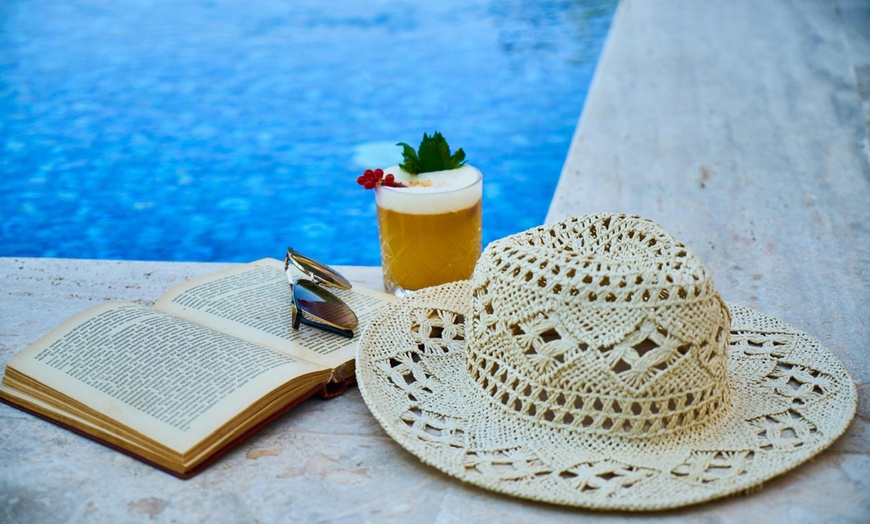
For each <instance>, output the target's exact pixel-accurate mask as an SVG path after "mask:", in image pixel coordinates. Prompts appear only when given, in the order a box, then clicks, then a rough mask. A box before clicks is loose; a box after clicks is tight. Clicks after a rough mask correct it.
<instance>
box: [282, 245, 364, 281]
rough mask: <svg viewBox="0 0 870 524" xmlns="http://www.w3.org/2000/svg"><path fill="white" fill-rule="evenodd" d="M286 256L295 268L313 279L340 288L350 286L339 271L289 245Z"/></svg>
mask: <svg viewBox="0 0 870 524" xmlns="http://www.w3.org/2000/svg"><path fill="white" fill-rule="evenodd" d="M287 257H288V258H289V259H290V260H291V261H293V265H294V266H296V268H297V269H299V270H300V271H302V272H303V273H305V274H306V275H308V276H309V277H311V278H314V279H315V280H319V281H321V282H323V283H325V284H326V285H328V286H333V287H337V288H341V289H350V288H351V285H350V282H348V280H347V279H346V278H344V277H343V276H342V275H341V273H339V272H338V271H336V270H334V269H332V268H331V267H329V266H327V265H326V264H324V263H323V262H318V261H317V260H314V259H313V258H311V257H307V256H305V255H303V254H302V253H300V252H298V251H295V250H294V249H293V248H289V247H288V248H287Z"/></svg>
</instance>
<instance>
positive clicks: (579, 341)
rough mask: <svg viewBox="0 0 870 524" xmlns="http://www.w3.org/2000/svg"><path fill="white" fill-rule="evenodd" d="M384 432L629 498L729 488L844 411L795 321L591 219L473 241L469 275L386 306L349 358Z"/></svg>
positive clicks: (452, 468) (612, 499)
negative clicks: (728, 292)
mask: <svg viewBox="0 0 870 524" xmlns="http://www.w3.org/2000/svg"><path fill="white" fill-rule="evenodd" d="M356 369H357V380H358V382H359V387H360V390H361V392H362V395H363V398H364V399H365V401H366V403H367V404H368V406H369V408H370V409H371V411H372V413H373V414H374V416H375V417H376V418H377V419H378V421H379V422H380V423H381V425H382V426H383V427H384V429H385V430H386V432H387V433H388V434H389V435H390V436H391V437H392V438H394V439H395V440H396V441H397V442H398V443H399V444H401V445H402V446H404V447H405V448H406V449H407V450H408V451H410V452H411V453H413V454H414V455H417V456H418V457H419V458H420V459H421V460H422V461H423V462H426V463H427V464H430V465H432V466H435V467H436V468H438V469H440V470H442V471H444V472H446V473H448V474H450V475H453V476H455V477H457V478H459V479H461V480H463V481H466V482H470V483H472V484H476V485H478V486H481V487H484V488H487V489H491V490H494V491H498V492H502V493H506V494H509V495H514V496H518V497H525V498H529V499H535V500H541V501H546V502H552V503H556V504H566V505H572V506H581V507H587V508H599V509H619V510H648V509H664V508H673V507H678V506H683V505H687V504H692V503H697V502H701V501H705V500H709V499H713V498H716V497H721V496H724V495H728V494H733V493H740V492H746V491H748V490H750V488H752V487H754V486H758V485H759V484H761V483H762V482H763V481H765V480H767V479H769V478H771V477H773V476H775V475H778V474H780V473H783V472H785V471H786V470H788V469H791V468H793V467H795V466H797V465H798V464H800V463H802V462H804V461H806V460H808V459H809V458H811V457H813V456H814V455H816V454H817V453H819V452H820V451H821V450H823V449H824V448H825V447H827V446H828V445H829V444H831V443H832V442H833V441H834V440H835V439H836V438H837V437H838V436H840V435H841V434H842V433H843V431H844V430H845V429H846V427H847V426H848V424H849V422H850V421H851V419H852V417H853V416H854V413H855V409H856V398H857V395H856V391H855V386H854V384H853V382H852V380H851V379H850V377H849V375H848V373H847V372H846V370H845V368H844V367H843V365H842V364H841V363H840V362H839V361H838V360H837V358H836V357H834V356H833V355H832V354H831V353H830V352H829V351H827V350H826V349H825V348H823V347H822V345H821V344H820V343H819V342H818V341H817V340H815V339H813V338H812V337H810V336H809V335H806V334H805V333H802V332H800V331H798V330H797V329H795V328H794V327H792V326H790V325H788V324H786V323H784V322H781V321H779V320H777V319H775V318H771V317H768V316H765V315H763V314H761V313H758V312H756V311H753V310H751V309H747V308H744V307H740V306H734V305H730V304H726V303H725V302H724V301H723V300H722V298H721V297H720V296H719V294H718V292H717V291H716V289H715V287H714V286H713V282H712V280H711V279H710V276H709V275H708V274H707V271H706V270H705V269H704V266H703V265H702V264H701V262H700V260H698V258H697V257H695V256H694V255H693V254H692V253H691V252H690V251H689V250H688V249H687V248H686V247H685V246H684V245H683V244H681V243H680V242H678V241H677V240H675V239H674V238H673V237H671V236H670V235H668V234H667V233H666V232H665V231H664V230H662V228H661V227H660V226H658V225H657V224H655V223H653V222H651V221H649V220H647V219H643V218H640V217H636V216H627V215H621V214H598V215H590V216H583V217H578V218H572V219H569V220H565V221H563V222H559V223H556V224H553V225H550V226H543V227H539V228H536V229H532V230H529V231H526V232H523V233H519V234H516V235H512V236H510V237H507V238H504V239H501V240H498V241H496V242H493V243H492V244H490V245H489V246H488V247H487V249H486V250H485V251H484V253H483V254H482V255H481V258H480V260H479V262H478V264H477V267H476V269H475V271H474V276H473V277H472V279H471V281H462V282H454V283H451V284H446V285H443V286H438V287H433V288H427V289H424V290H422V291H419V292H417V293H416V294H414V295H413V296H411V297H407V298H404V299H402V300H399V301H396V302H394V303H393V304H391V305H390V306H389V307H388V308H387V309H386V310H385V311H384V312H383V313H382V314H381V315H380V317H379V318H378V319H376V320H375V321H373V322H371V324H370V326H369V327H368V329H367V330H366V332H365V333H364V335H363V337H362V339H361V341H360V344H359V349H358V353H357V362H356Z"/></svg>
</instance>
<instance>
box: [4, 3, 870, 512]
mask: <svg viewBox="0 0 870 524" xmlns="http://www.w3.org/2000/svg"><path fill="white" fill-rule="evenodd" d="M866 27H870V2H858V1H852V0H838V1H834V2H816V1H797V0H795V1H789V0H776V1H774V0H769V1H765V2H752V1H749V0H727V1H726V0H721V1H712V2H693V1H691V0H667V1H664V0H663V1H645V0H624V1H623V2H622V4H621V5H620V7H619V10H618V12H617V16H616V18H615V21H614V25H613V29H612V31H611V34H610V37H609V40H608V42H607V45H606V47H605V51H604V54H603V56H602V59H601V61H600V63H599V68H598V71H597V74H596V78H595V80H594V82H593V86H592V89H591V90H590V94H589V97H588V99H587V103H586V108H585V110H584V114H583V116H582V118H581V121H580V124H579V126H578V129H577V132H576V134H575V137H574V141H573V145H572V148H571V151H570V153H569V155H568V159H567V161H566V164H565V169H564V171H563V174H562V178H561V180H560V183H559V186H558V188H557V191H556V195H555V197H554V199H553V202H552V205H551V208H550V211H549V214H548V218H547V219H548V221H554V220H558V219H561V218H564V217H567V216H571V215H577V214H583V213H591V212H596V211H624V212H629V213H634V214H639V215H643V216H647V217H649V218H652V219H654V220H656V221H657V222H659V223H660V224H662V225H663V226H664V227H665V228H666V229H667V230H668V231H670V232H671V233H672V234H674V236H676V237H677V238H678V239H680V240H682V241H683V242H684V243H685V244H686V245H687V246H689V247H690V248H691V249H692V250H693V251H695V252H696V254H698V255H699V256H700V258H701V259H702V260H703V261H704V263H705V264H706V266H707V268H708V269H709V270H710V273H711V274H712V276H713V278H714V280H715V282H716V284H717V287H718V288H719V291H720V293H721V294H722V295H723V296H724V298H725V299H726V300H728V301H730V302H734V303H737V304H741V305H746V306H750V307H753V308H755V309H758V310H760V311H763V312H765V313H767V314H769V315H773V316H776V317H778V318H780V319H782V320H785V321H786V322H789V323H791V324H794V325H796V326H797V327H799V328H800V329H802V330H804V331H806V332H808V333H810V334H811V335H813V336H814V337H816V338H818V339H819V340H821V341H822V342H823V343H824V344H825V345H826V347H828V349H830V350H831V351H832V352H833V353H835V354H836V355H837V356H838V357H839V358H840V359H841V360H842V362H843V363H844V364H845V366H846V367H847V369H848V370H849V371H850V373H851V375H852V377H853V379H854V380H855V382H856V384H857V385H858V388H859V389H858V391H859V406H858V416H857V417H856V419H855V421H854V422H853V423H852V425H851V426H850V428H849V429H848V430H847V433H846V435H844V436H843V437H842V438H840V439H838V440H837V441H836V442H835V443H834V444H833V445H832V446H831V448H829V449H828V450H827V451H825V452H823V453H822V454H821V455H820V456H818V457H817V458H816V459H814V460H813V461H811V462H809V463H807V464H804V465H802V466H800V467H799V468H797V469H795V470H794V471H792V472H790V473H787V474H786V475H784V476H782V477H779V478H776V479H773V480H771V481H770V482H768V483H766V484H765V485H764V487H763V488H762V489H761V490H760V491H758V492H757V493H754V494H752V495H750V496H744V497H736V498H730V499H725V500H721V501H715V502H712V503H708V504H704V505H701V506H697V507H690V508H686V509H683V510H678V511H672V512H665V513H660V514H647V515H645V517H646V518H649V519H662V520H669V519H697V520H711V521H723V522H731V521H734V522H780V521H783V522H784V521H788V522H816V521H823V520H826V521H827V520H830V521H836V522H862V521H866V520H867V519H868V518H870V476H868V475H867V472H868V471H870V423H868V420H870V387H868V384H870V363H868V359H867V349H866V345H867V343H868V338H870V337H868V335H870V322H868V319H870V305H868V304H870V276H868V275H870V162H868V134H867V133H868V122H870V118H868V116H870V33H868V31H866V29H863V28H866ZM225 266H226V264H206V263H168V262H119V261H80V260H53V259H12V258H0V275H2V279H3V282H4V286H3V290H2V292H0V311H2V319H3V320H2V323H0V362H5V361H6V360H8V359H9V358H11V357H12V356H13V355H14V354H15V353H17V352H18V351H19V350H21V349H23V348H24V347H26V346H27V345H28V344H30V343H32V342H33V341H35V340H36V339H37V338H38V337H39V336H41V335H42V334H44V333H45V332H46V331H47V330H49V329H50V328H52V327H54V326H55V325H57V324H59V323H60V322H61V321H62V320H63V319H65V318H66V317H68V316H70V315H72V314H74V313H77V312H79V311H81V310H83V309H85V308H87V307H89V306H91V305H94V304H96V303H99V302H103V301H106V300H115V299H120V300H133V301H138V302H142V303H150V302H153V301H154V300H155V299H156V298H157V297H159V296H160V295H161V294H162V293H163V292H164V291H165V290H166V289H168V288H169V287H171V286H173V285H175V284H177V283H179V282H181V281H183V280H185V279H188V278H191V277H194V276H196V275H200V274H204V273H208V272H212V271H215V270H217V269H219V268H221V267H225ZM341 269H342V270H343V271H344V272H345V273H346V274H347V275H348V276H349V277H351V279H352V280H353V281H354V282H355V283H357V284H361V285H364V286H368V287H377V286H379V285H380V273H379V270H378V268H362V267H348V268H341ZM0 493H2V495H0V521H4V522H33V521H42V522H50V521H124V522H131V521H147V520H156V521H171V520H180V521H204V520H220V521H246V522H247V521H254V520H260V521H296V520H299V521H305V522H309V521H321V520H329V521H354V522H356V521H360V520H364V521H366V520H368V521H377V522H383V521H386V522H393V521H395V522H405V521H410V520H414V521H422V522H430V521H432V522H435V521H437V522H445V523H448V522H490V521H493V520H496V519H501V520H505V521H507V520H510V521H520V522H526V521H535V522H562V521H565V520H568V519H574V518H577V517H583V518H584V519H589V520H599V519H600V520H605V519H607V520H622V518H625V519H626V520H627V519H628V517H627V516H626V515H612V514H610V515H605V514H597V513H592V512H583V511H579V510H574V509H570V508H559V507H553V506H547V505H542V504H536V503H531V502H527V501H522V500H515V499H511V498H508V497H504V496H500V495H495V494H492V493H489V492H486V491H483V490H480V489H477V488H473V487H468V486H465V485H462V484H460V483H459V482H457V481H454V480H452V479H451V478H448V477H447V476H445V475H442V474H440V473H438V472H436V471H435V470H433V469H431V468H429V467H427V466H425V465H423V464H421V463H420V462H419V461H418V460H417V459H416V458H414V457H413V456H411V455H410V454H408V453H407V452H405V451H404V450H403V449H402V448H400V447H399V446H398V445H396V444H395V443H394V442H393V441H392V440H391V439H389V438H388V437H387V436H386V435H385V433H384V432H383V431H382V430H381V429H380V427H379V426H378V425H377V423H376V422H375V421H374V419H373V418H372V417H371V415H370V414H369V412H368V410H367V408H366V406H365V404H364V403H363V402H362V399H361V397H360V395H359V393H358V391H356V390H353V391H350V392H348V393H347V394H346V395H345V396H343V397H340V398H338V399H335V400H332V401H328V402H323V401H311V402H308V403H306V404H305V405H303V406H302V407H300V408H299V409H297V410H295V411H294V412H293V413H292V414H290V415H289V416H286V417H283V418H282V419H280V420H278V421H276V422H275V423H273V424H272V425H271V426H269V427H267V428H266V429H265V430H264V431H262V432H261V433H260V434H258V435H257V436H256V437H254V438H253V439H251V440H250V441H248V442H247V443H246V444H244V445H243V446H241V447H240V448H239V449H237V450H235V451H234V452H233V453H231V454H229V455H228V456H226V457H224V458H223V459H222V460H221V461H219V462H218V463H217V464H215V465H214V466H212V468H211V469H209V470H207V471H206V472H204V473H203V474H201V475H200V476H198V477H195V478H194V479H192V480H190V481H186V482H181V481H178V480H176V479H174V478H172V477H169V476H167V475H165V474H163V473H160V472H157V471H155V470H152V469H151V468H148V467H146V466H143V465H141V464H139V463H138V462H135V461H133V460H132V459H129V458H127V457H125V456H123V455H120V454H118V453H115V452H113V451H110V450H108V449H105V448H103V447H101V446H98V445H96V444H93V443H91V442H90V441H87V440H85V439H82V438H80V437H77V436H76V435H73V434H71V433H69V432H66V431H64V430H61V429H59V428H56V427H54V426H52V425H49V424H47V423H45V422H42V421H40V420H37V419H35V418H33V417H30V416H28V415H26V414H23V413H20V412H18V411H16V410H13V409H11V408H8V407H7V406H3V405H0Z"/></svg>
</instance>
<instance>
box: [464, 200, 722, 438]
mask: <svg viewBox="0 0 870 524" xmlns="http://www.w3.org/2000/svg"><path fill="white" fill-rule="evenodd" d="M472 289H473V292H472V299H471V312H472V315H471V318H470V319H469V321H468V326H467V333H466V340H467V353H466V366H467V369H468V372H469V373H470V374H471V375H472V377H473V378H474V379H475V381H476V382H477V383H478V385H480V386H481V387H482V388H483V389H484V390H485V391H486V392H487V394H489V395H490V396H491V397H492V398H493V399H494V400H495V401H496V402H497V403H498V404H501V405H502V406H503V407H504V409H507V410H509V411H512V412H515V413H517V414H519V415H521V416H524V417H528V418H529V419H532V420H535V421H538V422H540V423H543V424H550V425H555V426H561V427H564V428H566V429H570V430H574V431H582V432H591V433H601V434H608V435H621V436H625V437H634V438H641V437H650V436H656V435H661V434H667V433H673V432H676V431H680V430H682V429H685V428H689V427H693V426H696V425H699V424H706V423H709V422H711V419H713V418H717V417H719V416H721V414H722V413H723V412H725V411H727V410H726V409H724V408H726V407H727V406H729V405H730V389H729V381H728V377H727V362H726V346H727V343H728V340H727V338H728V332H729V329H730V321H731V319H730V316H729V313H728V308H727V306H726V305H725V303H724V302H723V301H722V299H721V298H720V296H719V294H718V292H717V291H716V289H715V287H714V286H713V282H712V280H711V279H710V277H709V275H708V273H707V271H706V269H705V268H704V266H703V265H702V264H701V262H700V260H699V259H698V258H697V257H695V256H694V255H693V254H692V253H691V252H689V250H688V249H686V247H685V246H684V245H683V244H681V243H680V242H678V241H677V240H676V239H674V238H673V237H671V236H670V235H669V234H668V233H667V232H665V231H664V230H663V229H662V228H661V227H660V226H658V225H657V224H655V223H654V222H652V221H650V220H647V219H643V218H640V217H637V216H629V215H624V214H597V215H586V216H584V217H579V218H573V219H569V220H565V221H563V222H559V223H556V224H553V225H550V226H542V227H540V228H537V229H533V230H529V231H526V232H523V233H519V234H517V235H513V236H510V237H507V238H504V239H501V240H499V241H496V242H493V243H492V244H490V245H489V246H488V247H487V249H486V250H485V251H484V253H483V254H482V255H481V258H480V260H479V261H478V264H477V267H476V269H475V272H474V276H473V278H472Z"/></svg>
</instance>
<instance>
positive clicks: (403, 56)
mask: <svg viewBox="0 0 870 524" xmlns="http://www.w3.org/2000/svg"><path fill="white" fill-rule="evenodd" d="M615 7H616V0H585V1H584V0H578V1H542V2H525V1H518V0H517V1H510V0H508V1H483V0H447V1H439V2H426V3H423V2H419V3H418V2H414V3H411V2H400V1H397V0H386V1H373V2H354V1H349V0H347V1H346V0H341V1H332V2H318V1H314V0H305V1H294V2H279V1H277V0H263V1H259V2H238V1H230V0H191V1H178V2H173V3H168V2H152V1H149V0H130V1H125V2H121V3H112V2H101V1H97V0H72V1H70V0H36V1H33V0H6V1H5V2H3V3H2V5H0V172H2V178H0V223H2V226H0V227H2V229H0V256H37V257H73V258H102V259H139V260H197V261H249V260H253V259H257V258H262V257H265V256H273V257H281V256H282V253H283V249H284V247H285V246H286V245H288V244H293V245H294V246H295V247H297V248H298V249H300V250H302V251H305V252H307V253H310V254H311V255H313V256H315V257H318V258H321V259H322V260H324V261H327V262H329V263H335V264H364V265H373V264H379V253H378V240H377V224H376V218H375V205H374V195H373V194H372V193H371V192H367V191H364V190H362V188H360V187H359V186H357V185H356V183H355V179H356V177H357V176H358V175H359V174H360V173H361V172H362V171H363V170H364V169H365V168H368V167H379V166H381V167H385V166H386V165H391V164H395V163H398V161H399V160H400V148H398V147H396V146H395V145H394V144H395V143H396V142H398V141H405V142H409V143H412V144H415V145H416V144H417V143H418V142H419V140H420V138H421V137H422V134H423V133H424V132H430V133H431V132H432V131H435V130H438V131H441V132H442V133H443V134H444V135H445V136H446V137H447V139H448V140H449V141H450V144H451V146H452V147H453V148H454V149H455V148H458V147H462V148H463V149H464V150H465V151H466V153H467V155H468V160H469V163H471V164H473V165H475V166H477V167H478V168H480V169H481V171H482V172H483V173H484V177H485V179H484V202H483V206H484V211H483V222H484V225H483V228H484V242H488V241H490V240H493V239H495V238H498V237H501V236H504V235H507V234H510V233H513V232H516V231H520V230H523V229H526V228H528V227H532V226H535V225H538V224H540V223H541V222H542V221H543V220H544V217H545V215H546V212H547V207H548V205H549V202H550V199H551V198H552V194H553V190H554V189H555V185H556V182H557V180H558V177H559V173H560V170H561V167H562V163H563V162H564V159H565V156H566V154H567V151H568V146H569V144H570V140H571V137H572V134H573V131H574V128H575V126H576V123H577V119H578V117H579V115H580V111H581V109H582V106H583V102H584V99H585V94H586V90H587V87H588V85H589V82H590V80H591V77H592V73H593V70H594V67H595V63H596V61H597V59H598V55H599V53H600V49H601V46H602V44H603V41H604V38H605V35H606V33H607V30H608V28H609V25H610V21H611V19H612V17H613V13H614V10H615Z"/></svg>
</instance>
